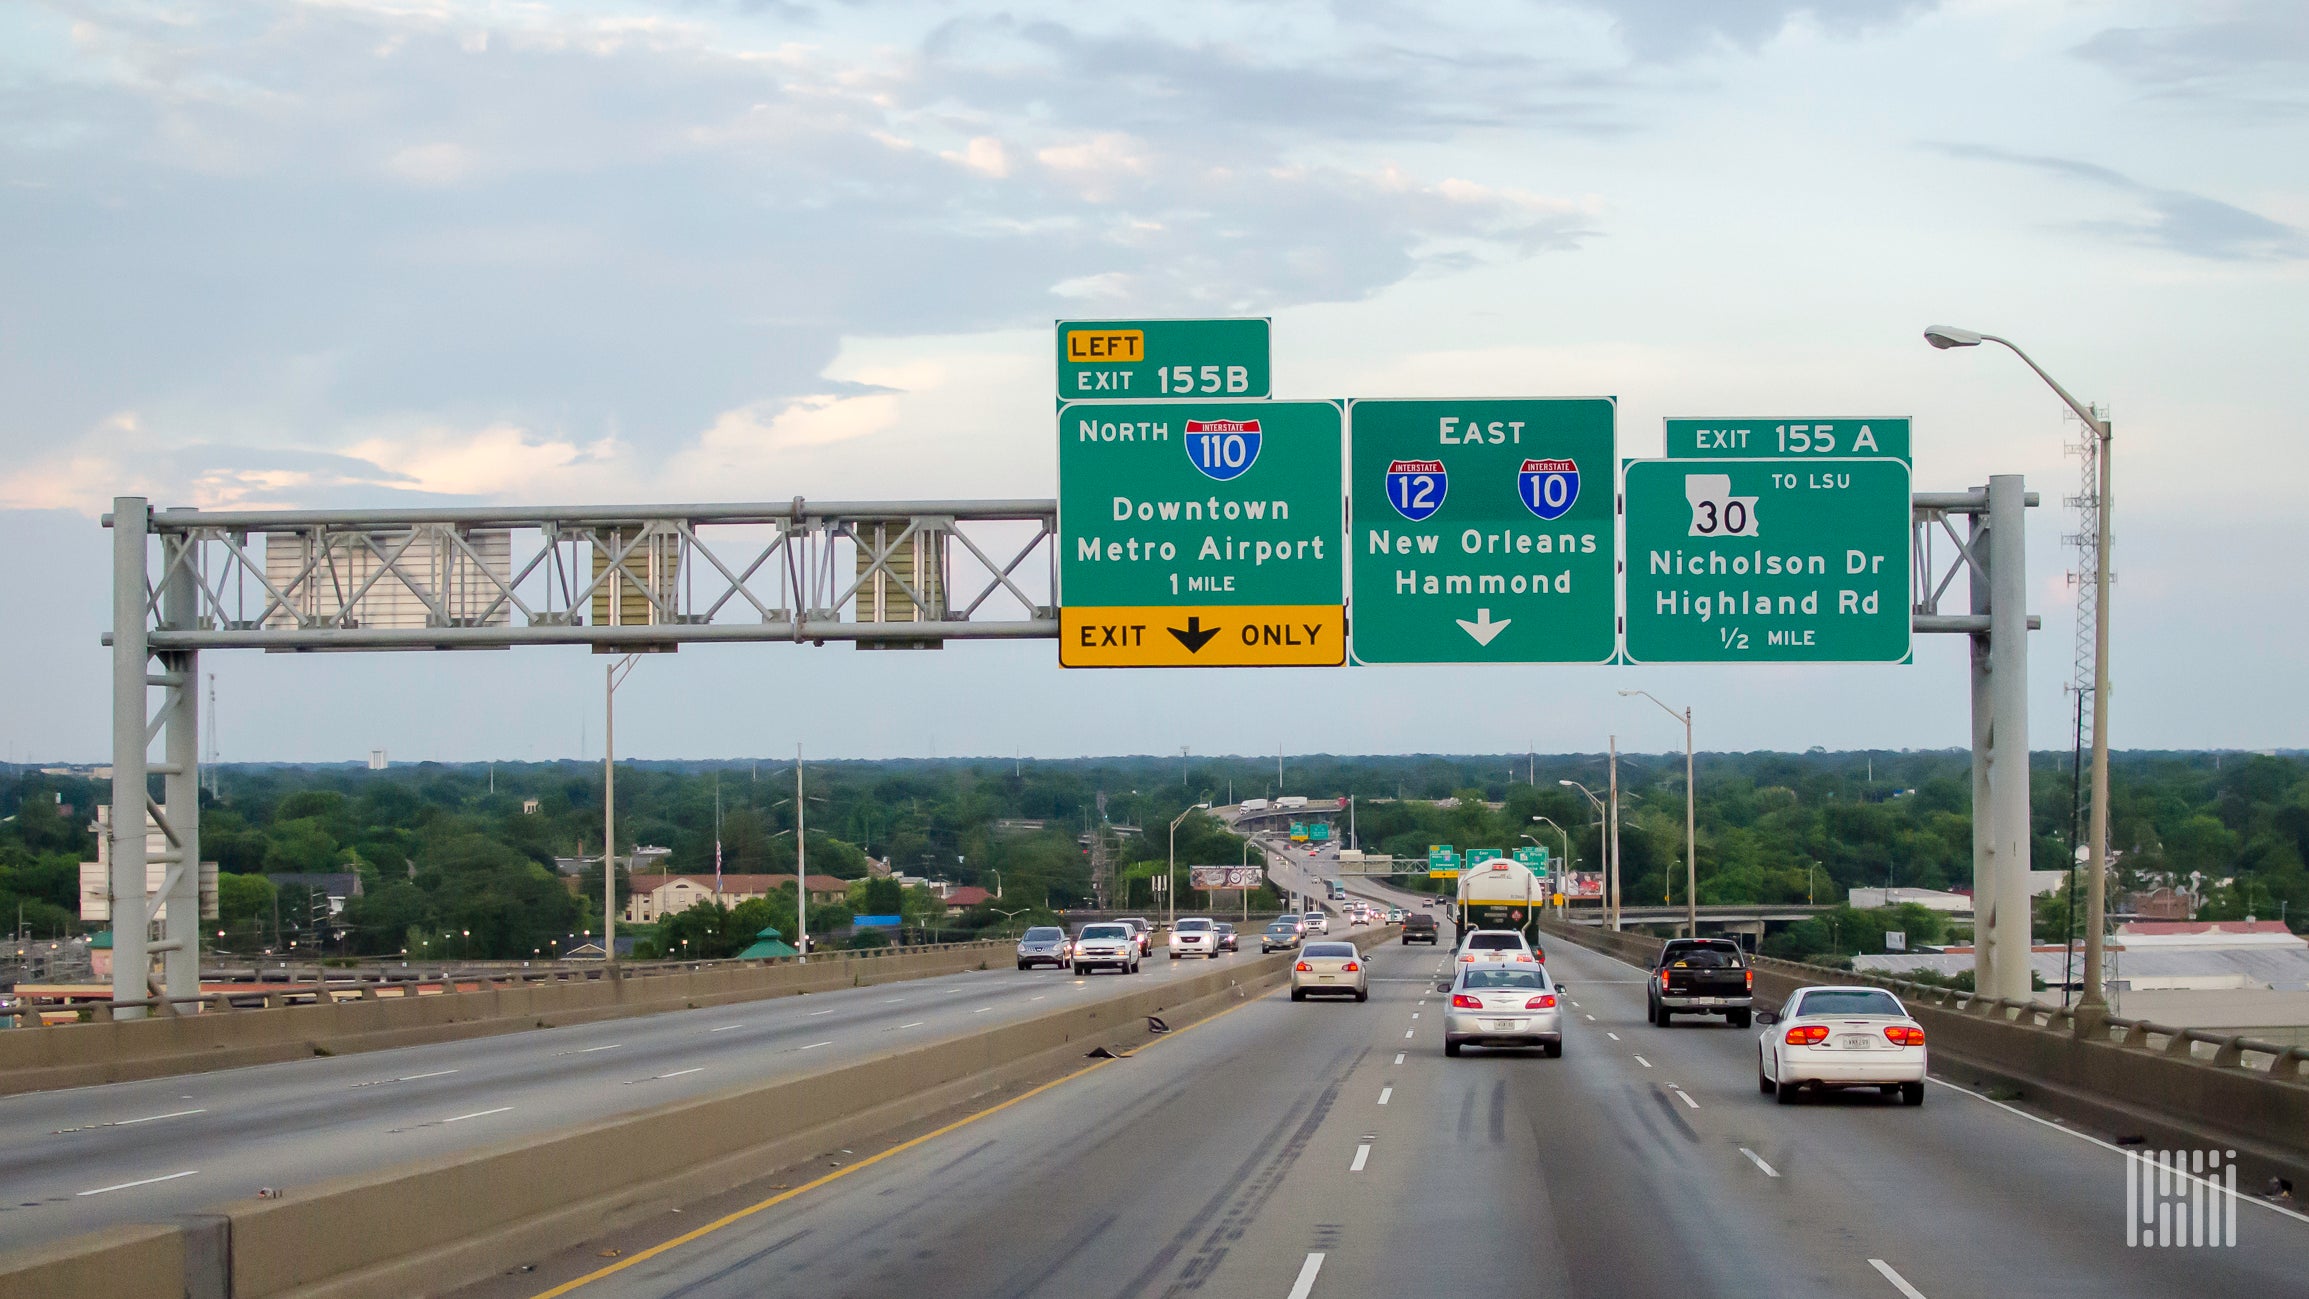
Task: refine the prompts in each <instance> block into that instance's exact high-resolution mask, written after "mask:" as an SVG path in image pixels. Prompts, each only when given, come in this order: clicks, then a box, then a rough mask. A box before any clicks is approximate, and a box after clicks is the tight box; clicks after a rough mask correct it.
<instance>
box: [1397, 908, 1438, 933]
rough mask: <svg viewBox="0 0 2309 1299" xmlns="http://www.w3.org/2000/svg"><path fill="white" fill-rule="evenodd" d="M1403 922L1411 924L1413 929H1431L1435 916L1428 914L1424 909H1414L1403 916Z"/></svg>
mask: <svg viewBox="0 0 2309 1299" xmlns="http://www.w3.org/2000/svg"><path fill="white" fill-rule="evenodd" d="M1403 923H1404V924H1407V925H1409V926H1411V927H1412V928H1413V929H1433V928H1434V927H1435V917H1433V916H1431V915H1428V914H1427V913H1426V912H1424V911H1414V912H1412V913H1411V914H1410V915H1407V916H1405V917H1403Z"/></svg>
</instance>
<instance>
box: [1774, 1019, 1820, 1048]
mask: <svg viewBox="0 0 2309 1299" xmlns="http://www.w3.org/2000/svg"><path fill="white" fill-rule="evenodd" d="M1780 1040H1781V1041H1783V1042H1786V1043H1787V1044H1788V1045H1790V1046H1818V1045H1819V1044H1820V1043H1822V1042H1825V1041H1827V1040H1828V1026H1827V1025H1825V1024H1800V1025H1798V1026H1796V1027H1795V1028H1791V1029H1789V1030H1788V1032H1787V1035H1786V1036H1785V1037H1782V1038H1781V1039H1780Z"/></svg>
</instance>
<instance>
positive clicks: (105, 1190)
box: [78, 1168, 200, 1195]
mask: <svg viewBox="0 0 2309 1299" xmlns="http://www.w3.org/2000/svg"><path fill="white" fill-rule="evenodd" d="M199 1171H200V1170H199V1169H197V1168H188V1169H186V1170H184V1171H183V1172H181V1173H164V1174H162V1175H161V1176H159V1177H146V1178H140V1179H139V1180H137V1181H133V1182H121V1183H118V1184H117V1185H113V1186H99V1187H97V1188H96V1189H95V1190H93V1191H81V1192H78V1194H80V1195H107V1194H110V1193H111V1192H113V1191H125V1190H127V1189H129V1188H130V1187H132V1186H150V1185H152V1184H153V1183H154V1182H173V1181H175V1180H176V1179H177V1178H180V1177H191V1176H192V1175H193V1174H195V1173H198V1172H199Z"/></svg>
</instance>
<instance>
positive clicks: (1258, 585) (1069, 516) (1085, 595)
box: [1057, 401, 1346, 667]
mask: <svg viewBox="0 0 2309 1299" xmlns="http://www.w3.org/2000/svg"><path fill="white" fill-rule="evenodd" d="M1341 418H1342V416H1341V412H1340V408H1339V404H1338V403H1337V402H1329V401H1237V402H1207V401H1197V402H1074V403H1069V404H1068V405H1066V406H1063V407H1061V408H1060V410H1059V412H1058V539H1057V541H1058V548H1059V556H1058V590H1059V658H1058V661H1059V662H1060V663H1061V664H1063V665H1064V666H1067V667H1248V666H1300V667H1329V666H1335V665H1337V664H1340V663H1343V662H1345V661H1346V646H1345V638H1346V610H1345V594H1346V593H1345V589H1344V587H1345V578H1344V573H1343V569H1342V565H1341V563H1340V559H1339V544H1340V538H1341V537H1342V535H1343V534H1344V527H1343V520H1342V518H1341V508H1340V502H1341V496H1342V492H1341V487H1340V468H1339V447H1340V421H1341Z"/></svg>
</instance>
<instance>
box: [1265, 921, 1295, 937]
mask: <svg viewBox="0 0 2309 1299" xmlns="http://www.w3.org/2000/svg"><path fill="white" fill-rule="evenodd" d="M1267 932H1268V933H1270V934H1295V933H1298V932H1299V927H1298V926H1297V925H1294V924H1292V923H1291V922H1290V921H1288V920H1278V921H1276V922H1275V923H1273V924H1271V925H1269V926H1267Z"/></svg>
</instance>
